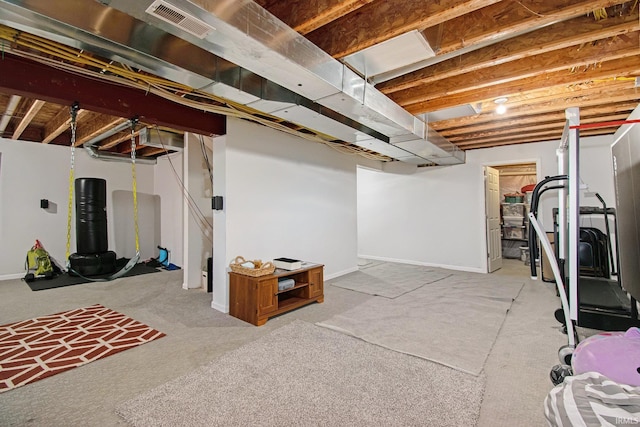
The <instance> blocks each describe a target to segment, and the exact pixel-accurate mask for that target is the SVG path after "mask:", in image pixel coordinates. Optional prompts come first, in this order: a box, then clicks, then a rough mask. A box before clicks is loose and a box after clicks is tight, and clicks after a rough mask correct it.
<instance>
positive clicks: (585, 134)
mask: <svg viewBox="0 0 640 427" xmlns="http://www.w3.org/2000/svg"><path fill="white" fill-rule="evenodd" d="M614 132H615V130H611V129H610V128H609V129H606V128H603V129H593V130H590V131H589V132H580V136H581V137H588V136H599V135H610V134H612V133H614ZM561 137H562V130H560V131H559V132H558V133H557V134H555V135H550V136H548V137H545V138H544V139H540V137H538V136H535V135H533V136H528V135H526V136H521V137H518V138H515V139H511V140H506V141H496V142H482V143H475V144H470V145H467V146H464V147H461V146H460V145H459V144H456V145H458V146H459V148H460V149H462V150H465V151H469V150H477V149H481V148H493V147H503V146H505V145H518V144H525V143H534V142H547V141H559V140H560V138H561Z"/></svg>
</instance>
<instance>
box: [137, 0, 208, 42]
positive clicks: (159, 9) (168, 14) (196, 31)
mask: <svg viewBox="0 0 640 427" xmlns="http://www.w3.org/2000/svg"><path fill="white" fill-rule="evenodd" d="M146 12H147V13H148V14H149V15H152V16H155V17H156V18H159V19H162V20H163V21H165V22H168V23H170V24H172V25H173V26H175V27H177V28H180V29H181V30H183V31H186V32H187V33H189V34H193V35H194V36H196V37H198V38H201V39H203V38H205V37H206V36H207V34H209V33H210V32H212V31H214V30H215V28H213V27H212V26H211V25H209V24H207V23H206V22H204V21H201V20H200V19H198V18H195V17H193V16H191V15H189V14H188V13H186V12H184V11H182V10H180V9H178V8H177V7H175V6H173V5H171V4H169V3H167V2H165V1H164V0H156V1H154V2H153V3H151V5H150V6H149V7H148V8H147V10H146Z"/></svg>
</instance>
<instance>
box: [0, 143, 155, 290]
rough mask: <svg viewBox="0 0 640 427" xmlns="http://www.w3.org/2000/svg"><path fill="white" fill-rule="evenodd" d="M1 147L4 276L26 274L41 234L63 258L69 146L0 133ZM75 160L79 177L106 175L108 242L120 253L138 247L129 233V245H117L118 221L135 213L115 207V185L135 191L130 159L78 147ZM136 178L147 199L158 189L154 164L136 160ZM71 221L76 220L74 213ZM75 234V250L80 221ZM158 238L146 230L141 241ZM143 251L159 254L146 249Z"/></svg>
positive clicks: (0, 273) (0, 266) (0, 259)
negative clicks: (104, 157) (101, 156)
mask: <svg viewBox="0 0 640 427" xmlns="http://www.w3.org/2000/svg"><path fill="white" fill-rule="evenodd" d="M0 153H1V156H2V165H1V167H0V200H1V204H0V242H2V244H1V245H0V278H9V277H19V276H21V275H23V274H24V259H25V255H26V252H27V250H28V249H29V248H30V247H31V246H32V245H33V242H34V240H35V239H40V240H41V242H42V243H43V244H44V246H45V248H46V249H47V250H48V251H49V253H50V254H51V255H52V256H53V257H54V258H55V259H56V260H57V261H58V262H60V263H62V264H64V262H65V253H66V241H67V200H68V190H69V189H68V185H69V163H70V162H69V159H70V150H69V148H68V147H62V146H55V145H43V144H36V143H25V142H17V141H12V140H7V139H0ZM75 165H76V167H75V171H76V173H75V176H76V177H77V178H80V177H95V178H104V179H106V180H107V193H108V195H109V198H108V200H107V220H108V236H109V248H110V249H111V250H114V251H115V252H116V253H117V254H120V253H128V252H130V249H131V247H135V240H134V236H133V235H131V236H129V237H130V239H128V243H127V246H126V247H117V246H116V242H115V235H116V234H117V233H116V231H115V230H116V227H121V226H123V225H127V226H128V224H130V223H131V221H132V219H131V217H130V215H126V214H124V215H123V214H122V213H121V212H119V211H118V210H117V209H115V210H114V206H113V203H112V202H113V199H112V194H113V192H114V191H127V192H130V191H131V166H130V164H127V163H119V162H105V161H100V160H95V159H92V158H90V157H89V156H88V155H87V154H86V153H85V152H84V150H82V149H77V150H76V162H75ZM137 182H138V192H139V193H140V194H141V198H142V199H145V197H144V196H145V195H152V194H153V166H152V165H138V166H137ZM40 199H48V200H49V203H50V207H49V209H46V210H45V209H41V208H40ZM144 209H146V208H145V207H142V210H143V211H144ZM150 209H152V208H150ZM72 221H75V215H74V219H73V220H72ZM147 231H148V230H147ZM147 231H145V232H147ZM71 237H72V241H71V252H74V249H75V222H72V227H71ZM154 239H155V237H154V236H149V237H145V236H142V235H141V241H143V240H146V241H147V242H148V241H154ZM125 240H126V239H125ZM142 256H143V257H152V256H155V255H154V253H143V254H142Z"/></svg>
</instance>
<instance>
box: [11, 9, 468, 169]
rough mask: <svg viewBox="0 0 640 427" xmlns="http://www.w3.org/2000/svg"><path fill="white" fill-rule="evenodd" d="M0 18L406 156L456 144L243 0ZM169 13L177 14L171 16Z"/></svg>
mask: <svg viewBox="0 0 640 427" xmlns="http://www.w3.org/2000/svg"><path fill="white" fill-rule="evenodd" d="M0 4H1V5H2V10H1V11H0V22H2V23H3V24H5V25H9V26H12V27H14V28H17V29H22V30H25V31H29V32H33V33H35V34H38V35H42V36H44V37H47V38H51V39H54V40H56V41H59V42H62V43H65V44H67V45H70V46H74V47H78V48H81V49H86V50H90V51H92V52H95V53H97V54H99V55H101V56H104V57H106V58H110V59H113V60H116V61H120V62H123V63H127V64H129V65H132V66H135V67H138V68H140V69H144V70H146V71H149V72H152V73H154V74H157V75H160V76H163V77H166V78H168V79H171V80H173V81H176V82H180V83H183V84H187V85H189V86H191V87H196V88H200V89H203V90H206V91H209V92H211V93H213V94H215V95H218V96H221V97H224V98H227V99H229V100H232V101H235V102H238V103H241V104H245V105H248V106H251V107H252V108H255V109H256V110H259V111H263V112H265V113H268V114H272V115H275V116H278V117H282V118H283V119H285V120H290V121H292V122H295V123H298V124H301V125H303V126H306V127H309V128H311V129H314V130H317V131H319V132H322V133H325V134H328V135H332V136H335V137H336V138H337V139H342V140H344V141H347V142H350V143H353V144H355V145H358V146H361V147H364V148H368V149H371V150H373V151H377V152H380V153H381V154H385V155H387V156H390V157H392V158H395V159H398V160H401V161H404V162H407V163H413V164H426V163H435V164H438V165H450V164H458V163H464V159H465V155H464V152H463V151H461V150H460V149H458V147H456V146H455V145H453V144H451V143H450V142H449V141H447V140H446V139H445V138H443V137H442V136H440V135H438V134H437V133H436V132H435V131H434V130H432V129H430V128H429V127H428V125H427V123H425V122H424V121H423V120H422V119H421V118H419V117H416V116H413V115H411V114H410V113H409V112H407V111H406V110H404V109H403V108H401V107H400V106H399V105H397V104H396V103H394V102H393V101H391V100H390V99H389V98H388V97H386V96H385V95H384V94H382V93H381V92H380V91H378V90H377V89H375V88H374V87H373V86H372V85H370V84H369V83H367V82H366V81H365V80H364V79H363V78H361V77H360V76H359V75H357V74H356V73H354V72H353V71H351V70H350V69H349V68H347V67H345V66H344V65H343V64H341V63H340V62H338V61H337V60H335V59H333V58H332V57H331V56H329V55H328V54H326V53H325V52H323V51H322V50H321V49H319V48H318V47H316V46H315V45H313V44H312V43H310V42H309V41H308V40H306V39H305V38H304V37H302V36H301V35H299V34H298V33H297V32H295V31H294V30H292V29H291V28H289V27H288V26H286V25H285V24H284V23H282V22H281V21H280V20H278V19H277V18H276V17H274V16H273V15H271V14H270V13H268V12H267V11H266V10H264V9H263V8H261V7H260V6H258V5H257V4H255V3H254V2H253V1H249V0H193V1H191V2H190V1H187V0H171V2H168V1H165V0H156V1H152V0H139V1H130V0H101V1H100V2H97V1H94V0H59V1H56V2H43V1H39V0H0ZM176 17H177V18H176Z"/></svg>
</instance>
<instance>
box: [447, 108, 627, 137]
mask: <svg viewBox="0 0 640 427" xmlns="http://www.w3.org/2000/svg"><path fill="white" fill-rule="evenodd" d="M582 113H583V111H582V110H581V111H580V124H589V123H600V122H604V121H617V120H625V119H626V118H627V117H629V113H628V112H626V113H625V114H611V115H608V116H599V117H590V118H584V117H583V115H582ZM564 124H565V120H563V119H562V118H556V119H555V120H553V121H544V122H539V124H531V125H517V126H512V127H501V128H500V129H494V130H486V131H482V132H466V133H458V134H453V135H449V136H447V137H446V138H447V140H448V141H449V142H452V143H454V144H462V145H464V144H465V142H467V141H476V140H482V139H487V138H489V139H491V138H496V137H504V136H507V135H511V136H519V135H522V134H523V133H529V132H538V131H546V130H551V131H554V132H557V131H558V129H562V128H563V127H564ZM443 136H444V135H443Z"/></svg>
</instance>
